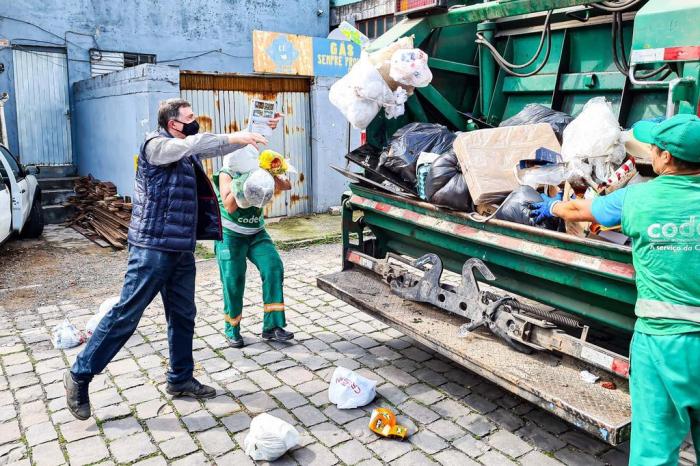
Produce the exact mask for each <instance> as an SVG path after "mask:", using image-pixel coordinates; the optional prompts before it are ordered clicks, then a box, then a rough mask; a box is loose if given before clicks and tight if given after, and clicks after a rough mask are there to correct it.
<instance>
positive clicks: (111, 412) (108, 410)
mask: <svg viewBox="0 0 700 466" xmlns="http://www.w3.org/2000/svg"><path fill="white" fill-rule="evenodd" d="M129 414H131V409H129V406H128V405H127V404H126V403H119V404H116V405H110V406H105V407H104V408H100V409H98V410H96V411H95V414H94V417H95V419H99V420H100V421H108V420H110V419H117V418H120V417H124V416H128V415H129Z"/></svg>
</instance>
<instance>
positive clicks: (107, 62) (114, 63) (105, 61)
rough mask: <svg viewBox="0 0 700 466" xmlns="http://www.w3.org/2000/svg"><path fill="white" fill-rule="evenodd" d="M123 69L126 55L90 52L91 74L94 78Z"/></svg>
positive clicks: (98, 51) (99, 51)
mask: <svg viewBox="0 0 700 466" xmlns="http://www.w3.org/2000/svg"><path fill="white" fill-rule="evenodd" d="M123 69H124V54H123V53H122V52H103V51H101V50H91V51H90V72H91V73H92V77H93V78H94V77H95V76H100V75H103V74H107V73H112V72H114V71H119V70H123Z"/></svg>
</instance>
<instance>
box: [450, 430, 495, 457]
mask: <svg viewBox="0 0 700 466" xmlns="http://www.w3.org/2000/svg"><path fill="white" fill-rule="evenodd" d="M452 446H454V447H455V448H457V449H459V450H461V451H463V452H464V453H466V454H467V455H469V456H471V457H472V458H476V457H478V456H480V455H482V454H483V453H484V452H486V451H487V450H488V449H489V446H488V445H486V444H485V443H484V442H482V441H481V440H477V439H475V438H474V437H472V436H471V435H469V434H467V435H465V436H464V437H462V438H459V439H457V440H455V441H454V442H452Z"/></svg>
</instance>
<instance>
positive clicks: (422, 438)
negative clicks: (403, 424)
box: [408, 430, 449, 455]
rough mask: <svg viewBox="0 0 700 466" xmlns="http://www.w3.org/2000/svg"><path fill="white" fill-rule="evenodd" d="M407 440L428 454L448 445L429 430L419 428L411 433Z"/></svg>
mask: <svg viewBox="0 0 700 466" xmlns="http://www.w3.org/2000/svg"><path fill="white" fill-rule="evenodd" d="M408 440H409V441H410V442H411V443H412V444H414V445H415V446H417V447H418V448H420V449H421V450H423V451H424V452H426V453H427V454H429V455H432V454H434V453H437V452H439V451H440V450H444V449H445V448H447V447H448V446H449V445H448V444H447V442H445V441H444V440H443V439H441V438H440V437H438V436H437V434H434V433H432V432H431V431H429V430H421V431H419V432H416V433H415V434H413V435H411V436H410V437H409V438H408Z"/></svg>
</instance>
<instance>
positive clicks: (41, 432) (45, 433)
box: [24, 421, 58, 447]
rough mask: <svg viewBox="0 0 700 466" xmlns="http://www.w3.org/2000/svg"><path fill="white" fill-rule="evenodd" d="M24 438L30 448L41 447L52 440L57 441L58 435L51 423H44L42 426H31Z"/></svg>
mask: <svg viewBox="0 0 700 466" xmlns="http://www.w3.org/2000/svg"><path fill="white" fill-rule="evenodd" d="M24 436H25V438H26V439H27V444H28V445H29V446H30V447H33V446H35V445H39V444H40V443H44V442H48V441H51V440H56V439H57V438H58V434H57V433H56V429H55V428H54V426H53V423H51V422H50V421H47V422H42V423H41V424H34V425H33V426H30V427H29V428H28V429H27V430H26V431H25V432H24Z"/></svg>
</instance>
